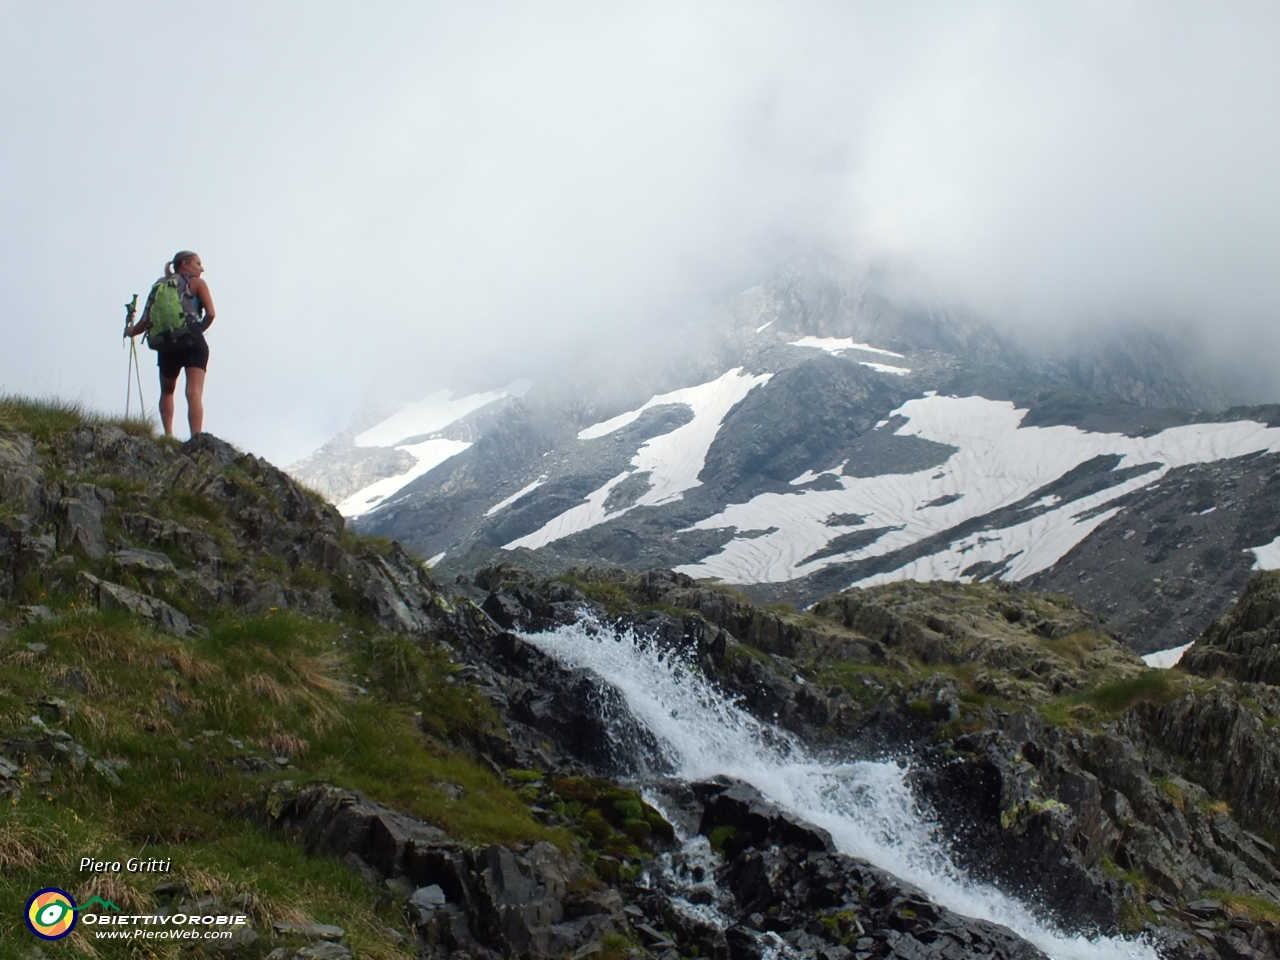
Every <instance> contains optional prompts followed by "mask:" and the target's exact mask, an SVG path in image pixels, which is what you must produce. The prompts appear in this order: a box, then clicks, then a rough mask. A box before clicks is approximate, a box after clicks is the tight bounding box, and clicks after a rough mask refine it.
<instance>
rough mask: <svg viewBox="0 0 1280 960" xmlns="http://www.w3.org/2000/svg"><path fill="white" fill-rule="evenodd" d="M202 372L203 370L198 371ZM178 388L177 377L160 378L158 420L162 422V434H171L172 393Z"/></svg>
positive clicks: (168, 435) (169, 435) (170, 435)
mask: <svg viewBox="0 0 1280 960" xmlns="http://www.w3.org/2000/svg"><path fill="white" fill-rule="evenodd" d="M200 372H201V373H204V371H203V370H201V371H200ZM177 389H178V378H177V377H172V378H170V377H161V378H160V422H161V423H162V424H164V435H165V436H166V437H172V436H173V395H174V393H175V392H176V391H177Z"/></svg>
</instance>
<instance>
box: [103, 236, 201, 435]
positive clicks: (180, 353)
mask: <svg viewBox="0 0 1280 960" xmlns="http://www.w3.org/2000/svg"><path fill="white" fill-rule="evenodd" d="M202 273H204V264H202V263H201V262H200V256H199V254H196V253H192V252H191V251H190V250H179V251H178V252H177V253H175V254H174V255H173V259H172V260H171V261H169V262H168V263H166V264H165V265H164V276H163V277H161V278H160V279H159V280H157V281H156V282H155V284H154V285H153V286H152V288H151V293H150V294H149V295H148V297H147V305H146V307H145V308H143V311H142V317H141V318H140V319H139V320H138V322H137V323H135V324H133V326H131V327H127V328H126V329H125V331H124V334H125V336H126V337H136V336H137V335H138V334H140V333H146V335H147V345H148V346H149V347H151V349H152V350H154V351H156V359H157V360H158V362H159V365H160V422H161V423H163V424H164V433H165V436H167V437H171V436H173V395H174V392H175V391H176V390H177V388H178V374H179V373H181V372H182V371H183V370H185V371H186V372H187V423H188V425H189V426H190V427H191V436H193V437H194V436H195V435H196V434H198V433H200V431H202V430H203V429H204V377H205V372H206V370H207V369H208V367H209V344H208V343H206V342H205V339H204V332H205V331H206V330H208V329H209V328H210V327H211V326H213V318H214V317H215V316H216V312H215V311H214V309H213V297H212V296H211V295H210V294H209V285H208V284H207V283H205V282H204V281H203V280H201V279H200V274H202Z"/></svg>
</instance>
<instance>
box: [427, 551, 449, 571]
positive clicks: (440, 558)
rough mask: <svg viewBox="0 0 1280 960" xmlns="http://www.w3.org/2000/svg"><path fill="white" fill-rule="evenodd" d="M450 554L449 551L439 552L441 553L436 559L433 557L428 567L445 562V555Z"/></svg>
mask: <svg viewBox="0 0 1280 960" xmlns="http://www.w3.org/2000/svg"><path fill="white" fill-rule="evenodd" d="M448 552H449V551H447V550H442V551H440V552H439V553H437V554H436V555H435V556H434V557H432V558H431V559H430V560H428V561H427V566H428V567H434V566H435V565H436V564H437V563H439V562H440V561H441V560H443V559H444V555H445V554H446V553H448Z"/></svg>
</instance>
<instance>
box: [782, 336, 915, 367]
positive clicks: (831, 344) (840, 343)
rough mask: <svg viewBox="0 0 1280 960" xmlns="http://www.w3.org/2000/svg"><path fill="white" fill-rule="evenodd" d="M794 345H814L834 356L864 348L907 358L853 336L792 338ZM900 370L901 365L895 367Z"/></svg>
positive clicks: (884, 355)
mask: <svg viewBox="0 0 1280 960" xmlns="http://www.w3.org/2000/svg"><path fill="white" fill-rule="evenodd" d="M790 345H791V346H793V347H813V348H814V349H816V350H825V351H827V353H829V354H831V355H832V356H833V357H835V356H839V355H840V354H842V353H844V351H846V350H862V351H863V352H864V353H878V354H880V355H881V356H882V357H897V358H898V359H899V360H905V359H907V358H906V356H904V355H903V354H901V353H894V352H893V351H892V350H881V349H880V348H879V347H873V346H871V345H870V344H868V343H854V342H853V338H852V337H845V338H844V339H838V338H836V337H801V338H800V339H799V340H792V341H791V344H790ZM893 369H895V370H899V369H901V367H894V368H893Z"/></svg>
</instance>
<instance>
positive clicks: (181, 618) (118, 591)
mask: <svg viewBox="0 0 1280 960" xmlns="http://www.w3.org/2000/svg"><path fill="white" fill-rule="evenodd" d="M80 577H81V579H82V580H83V581H84V582H85V583H86V584H87V585H88V587H89V592H90V596H91V597H92V599H93V601H94V603H95V604H96V605H97V607H98V608H99V609H100V610H127V611H129V612H130V613H134V614H137V615H138V616H140V617H142V618H144V619H146V620H150V621H151V623H152V624H153V625H154V626H155V627H156V629H157V630H163V631H164V632H165V633H172V634H173V635H174V636H177V637H186V636H189V635H190V634H191V633H192V632H194V630H195V629H196V628H195V627H194V626H193V625H192V623H191V621H190V619H188V617H187V615H186V614H185V613H183V612H182V611H181V610H178V609H175V608H174V607H171V606H170V605H169V604H167V603H165V602H164V601H163V600H159V599H157V598H156V597H149V596H147V595H145V594H142V593H139V592H138V591H136V590H130V589H129V588H128V587H124V586H121V585H120V584H118V583H111V582H110V581H108V580H100V579H98V578H97V577H95V576H94V575H93V574H91V573H84V572H81V574H80Z"/></svg>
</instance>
